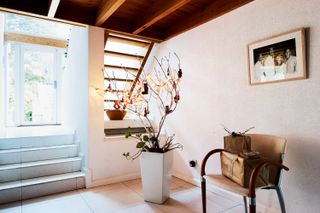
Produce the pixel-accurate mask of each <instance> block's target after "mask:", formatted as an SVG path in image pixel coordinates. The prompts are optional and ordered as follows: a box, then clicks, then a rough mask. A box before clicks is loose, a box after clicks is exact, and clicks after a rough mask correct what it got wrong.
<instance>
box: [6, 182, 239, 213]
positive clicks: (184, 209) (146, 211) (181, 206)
mask: <svg viewBox="0 0 320 213" xmlns="http://www.w3.org/2000/svg"><path fill="white" fill-rule="evenodd" d="M207 205H208V213H211V212H226V213H240V212H244V209H243V206H242V203H238V202H236V201H232V200H230V199H227V198H225V197H222V196H219V195H217V194H215V193H212V192H207ZM108 212H116V213H164V212H165V213H179V212H181V213H198V212H199V213H200V212H201V192H200V189H199V188H198V187H196V186H193V185H191V184H189V183H187V182H184V181H182V180H180V179H177V178H173V179H172V183H171V195H170V199H169V200H168V201H167V202H166V203H165V204H163V205H158V204H153V203H148V202H145V201H144V200H143V194H142V187H141V181H140V179H137V180H132V181H127V182H123V183H118V184H112V185H107V186H102V187H96V188H92V189H81V190H77V191H72V192H67V193H62V194H56V195H51V196H46V197H41V198H36V199H31V200H26V201H22V202H16V203H12V204H7V205H2V206H0V213H108Z"/></svg>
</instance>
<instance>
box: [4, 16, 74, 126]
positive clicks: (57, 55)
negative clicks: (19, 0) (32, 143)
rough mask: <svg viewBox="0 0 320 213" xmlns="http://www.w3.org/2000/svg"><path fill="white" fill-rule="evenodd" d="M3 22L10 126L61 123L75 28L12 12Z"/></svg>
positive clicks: (6, 90) (7, 111)
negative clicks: (63, 80)
mask: <svg viewBox="0 0 320 213" xmlns="http://www.w3.org/2000/svg"><path fill="white" fill-rule="evenodd" d="M0 15H2V14H0ZM3 23H4V32H2V33H3V34H4V56H5V57H4V58H5V60H4V64H5V65H4V68H5V109H6V125H7V126H23V125H48V124H59V123H60V119H59V114H60V112H59V105H60V102H59V97H60V87H61V85H60V81H61V80H60V78H61V74H62V70H63V69H64V63H65V61H66V57H67V43H68V39H69V37H70V33H71V32H70V31H71V27H70V26H69V25H66V24H62V23H57V22H52V21H48V20H42V19H37V18H32V17H26V16H20V15H15V14H9V13H6V14H4V22H3ZM1 24H2V23H1Z"/></svg>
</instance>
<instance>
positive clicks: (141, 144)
mask: <svg viewBox="0 0 320 213" xmlns="http://www.w3.org/2000/svg"><path fill="white" fill-rule="evenodd" d="M144 145H145V142H139V143H137V145H136V148H138V149H140V148H142V147H144Z"/></svg>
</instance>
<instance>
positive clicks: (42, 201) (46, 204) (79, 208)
mask: <svg viewBox="0 0 320 213" xmlns="http://www.w3.org/2000/svg"><path fill="white" fill-rule="evenodd" d="M22 212H23V213H44V212H45V213H57V212H59V213H70V212H77V213H93V212H92V211H91V210H90V208H89V207H88V205H87V204H86V203H85V202H84V200H83V199H82V197H81V196H80V194H78V193H75V192H73V193H63V194H59V195H53V196H46V197H41V198H37V199H32V200H27V201H24V202H23V203H22Z"/></svg>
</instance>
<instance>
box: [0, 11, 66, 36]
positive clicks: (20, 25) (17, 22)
mask: <svg viewBox="0 0 320 213" xmlns="http://www.w3.org/2000/svg"><path fill="white" fill-rule="evenodd" d="M5 31H9V32H15V33H21V34H29V35H36V36H39V37H48V38H57V39H62V40H66V39H69V38H70V31H71V27H70V25H67V24H63V23H58V22H53V21H48V20H43V19H38V18H34V17H28V16H21V15H16V14H12V13H6V15H5Z"/></svg>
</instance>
